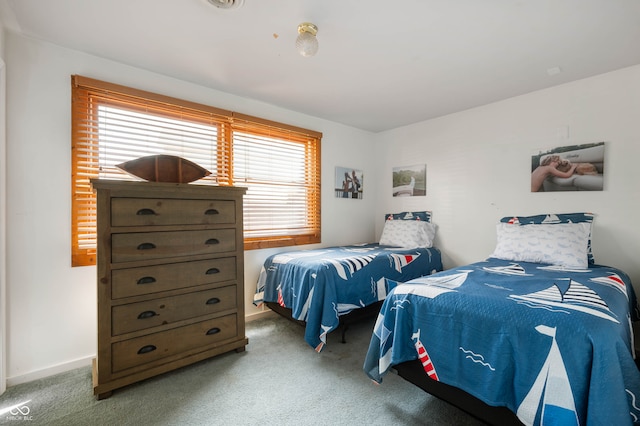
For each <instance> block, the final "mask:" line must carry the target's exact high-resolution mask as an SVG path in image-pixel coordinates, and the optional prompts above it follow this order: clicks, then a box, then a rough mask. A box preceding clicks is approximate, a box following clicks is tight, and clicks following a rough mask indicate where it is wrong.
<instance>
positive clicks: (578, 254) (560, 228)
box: [490, 222, 590, 269]
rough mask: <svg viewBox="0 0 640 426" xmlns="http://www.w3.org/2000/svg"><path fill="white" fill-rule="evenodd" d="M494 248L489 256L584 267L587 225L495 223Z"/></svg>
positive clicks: (587, 239)
mask: <svg viewBox="0 0 640 426" xmlns="http://www.w3.org/2000/svg"><path fill="white" fill-rule="evenodd" d="M497 230H498V235H497V237H498V238H497V240H498V241H497V244H496V249H495V250H494V252H493V254H491V256H490V257H495V258H498V259H503V260H511V261H515V262H534V263H546V264H551V265H556V266H561V267H563V268H568V269H587V268H588V266H589V263H588V261H587V241H589V232H590V224H588V223H586V222H582V223H559V224H554V225H547V224H529V225H513V224H509V223H499V224H498V225H497Z"/></svg>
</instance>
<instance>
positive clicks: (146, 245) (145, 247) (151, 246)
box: [138, 243, 156, 250]
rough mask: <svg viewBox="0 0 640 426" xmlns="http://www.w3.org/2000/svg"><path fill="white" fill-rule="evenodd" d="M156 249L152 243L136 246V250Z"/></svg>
mask: <svg viewBox="0 0 640 426" xmlns="http://www.w3.org/2000/svg"><path fill="white" fill-rule="evenodd" d="M154 248H156V245H155V244H153V243H142V244H140V245H139V246H138V250H151V249H154Z"/></svg>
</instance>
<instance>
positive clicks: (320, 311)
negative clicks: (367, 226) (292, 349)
mask: <svg viewBox="0 0 640 426" xmlns="http://www.w3.org/2000/svg"><path fill="white" fill-rule="evenodd" d="M441 270H442V260H441V254H440V251H439V250H438V249H436V248H433V247H431V248H412V249H402V248H397V247H389V246H382V245H379V244H375V243H371V244H360V245H350V246H343V247H327V248H321V249H314V250H299V251H293V252H285V253H280V254H276V255H273V256H270V257H269V258H267V260H266V261H265V262H264V265H263V267H262V270H261V271H260V276H259V278H258V284H257V288H256V294H255V295H254V304H255V305H257V306H259V305H260V304H261V303H262V302H277V303H278V304H280V306H283V307H285V308H290V309H291V311H292V316H293V318H295V319H298V320H301V321H305V322H306V327H305V340H306V342H307V343H309V345H311V347H313V348H315V349H316V351H318V352H319V351H321V350H322V348H323V346H324V345H325V344H326V336H327V333H329V332H330V331H332V330H334V329H335V328H337V327H338V325H339V316H341V315H345V314H347V313H349V312H351V311H352V310H354V309H358V308H362V307H365V306H368V305H371V304H373V303H376V302H378V301H380V300H384V298H385V297H386V295H387V292H388V291H389V290H390V289H391V288H390V287H389V286H390V285H392V286H393V285H394V283H395V282H396V281H406V280H411V279H413V278H417V277H421V276H424V275H429V274H431V273H433V272H437V271H441ZM385 277H386V278H389V279H390V280H391V281H387V280H385Z"/></svg>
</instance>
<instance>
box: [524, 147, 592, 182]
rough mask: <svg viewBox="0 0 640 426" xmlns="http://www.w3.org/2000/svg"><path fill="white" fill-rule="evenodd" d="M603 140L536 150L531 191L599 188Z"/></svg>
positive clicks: (533, 158) (532, 164)
mask: <svg viewBox="0 0 640 426" xmlns="http://www.w3.org/2000/svg"><path fill="white" fill-rule="evenodd" d="M604 146H605V144H604V142H597V143H590V144H583V145H568V146H561V147H556V148H551V149H547V150H539V151H538V153H537V154H534V155H532V156H531V192H553V191H602V188H603V182H604V170H605V165H604Z"/></svg>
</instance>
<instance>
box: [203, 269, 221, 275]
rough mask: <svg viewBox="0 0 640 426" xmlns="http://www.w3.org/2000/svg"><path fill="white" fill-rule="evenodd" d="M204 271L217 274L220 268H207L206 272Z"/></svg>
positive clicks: (208, 273)
mask: <svg viewBox="0 0 640 426" xmlns="http://www.w3.org/2000/svg"><path fill="white" fill-rule="evenodd" d="M205 273H206V274H207V275H213V274H219V273H220V269H218V268H211V269H207V272H205Z"/></svg>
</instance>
